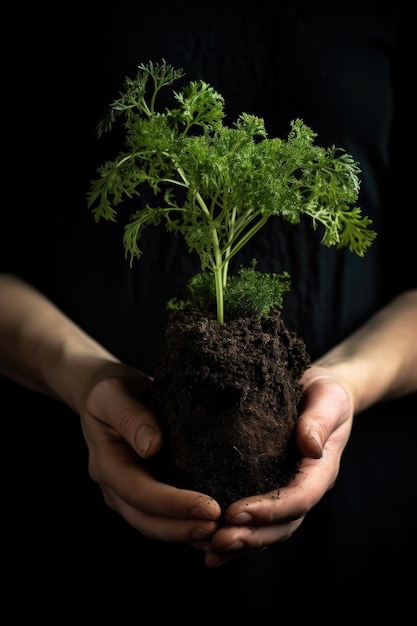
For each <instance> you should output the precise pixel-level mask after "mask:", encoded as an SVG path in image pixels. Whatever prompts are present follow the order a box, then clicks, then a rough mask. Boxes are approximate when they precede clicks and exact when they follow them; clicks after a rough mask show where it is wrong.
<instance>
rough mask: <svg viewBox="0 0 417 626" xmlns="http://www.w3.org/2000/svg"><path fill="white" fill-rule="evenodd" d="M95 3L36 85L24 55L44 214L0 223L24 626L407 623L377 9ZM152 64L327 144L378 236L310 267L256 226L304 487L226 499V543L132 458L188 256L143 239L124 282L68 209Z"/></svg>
mask: <svg viewBox="0 0 417 626" xmlns="http://www.w3.org/2000/svg"><path fill="white" fill-rule="evenodd" d="M183 4H184V6H183ZM100 7H101V9H100V11H99V12H97V13H94V12H93V15H94V20H98V22H96V21H94V22H93V20H92V18H88V17H86V16H84V15H83V19H82V20H80V15H79V13H78V12H77V11H75V10H72V9H71V7H69V8H67V10H64V13H65V15H66V29H67V30H66V33H68V34H67V35H65V34H64V33H62V32H61V30H60V29H59V25H57V28H56V30H54V31H52V32H51V33H48V37H49V39H48V41H50V42H51V44H53V49H54V56H55V58H58V59H59V67H60V71H59V74H58V76H55V78H54V81H52V82H51V77H50V74H49V72H48V71H47V68H49V66H50V61H49V59H48V56H49V54H50V49H51V46H49V47H48V46H46V47H44V48H42V49H36V48H35V52H34V54H35V58H37V57H36V55H39V57H40V58H39V62H38V63H33V66H34V67H37V68H42V72H41V73H40V74H41V75H37V85H38V89H40V90H41V92H42V93H43V97H42V99H41V101H40V105H41V106H39V104H37V103H36V102H34V103H33V109H32V114H33V115H34V116H35V118H36V121H37V124H36V126H33V127H31V142H32V146H37V145H38V144H39V145H43V153H44V154H46V155H48V159H47V164H48V166H47V168H46V169H45V167H44V165H43V164H42V163H37V162H33V161H32V162H31V168H28V171H27V173H26V185H27V190H28V192H27V194H28V197H29V196H30V194H32V195H33V193H34V192H35V191H39V181H40V180H41V176H42V177H43V178H42V182H43V184H44V186H45V187H44V189H43V190H42V205H41V207H40V208H37V209H36V210H35V209H34V208H33V207H32V203H31V202H30V203H24V204H27V206H22V207H21V206H19V210H18V211H17V210H16V211H15V212H11V211H10V212H9V214H8V216H7V221H5V222H4V223H3V227H2V235H4V242H3V245H2V246H1V250H2V254H1V257H2V258H1V268H2V274H1V276H0V298H1V306H0V364H1V365H0V371H1V372H2V374H3V378H2V379H1V388H2V397H3V401H4V406H8V407H12V408H11V413H12V417H11V418H10V419H9V420H8V422H12V423H11V424H8V428H10V433H9V434H8V435H7V436H8V440H9V441H11V442H13V446H12V447H13V459H12V460H11V461H9V463H10V467H11V468H12V483H13V485H15V487H14V491H15V492H16V493H17V495H18V502H17V503H14V505H13V506H12V507H10V515H11V516H12V519H13V522H14V523H13V528H14V531H15V532H16V529H17V530H18V536H17V538H16V541H15V546H16V551H17V556H18V558H17V559H16V554H15V559H16V560H17V562H18V563H24V567H23V568H22V570H23V571H22V572H21V574H20V582H19V587H20V589H23V591H24V594H25V595H26V596H27V597H30V599H31V606H32V611H33V612H37V613H38V614H39V615H42V616H45V615H47V614H48V615H49V611H51V614H52V615H53V616H55V617H56V615H55V612H54V611H56V610H57V609H56V608H55V609H54V607H52V606H50V604H49V602H48V596H46V593H48V594H50V593H51V592H52V591H53V593H54V595H55V598H56V599H60V600H61V604H60V603H58V606H60V607H61V606H65V607H66V609H67V610H68V611H70V610H71V609H72V610H74V612H75V613H77V612H78V613H79V611H81V610H82V611H83V612H87V613H88V612H89V611H91V615H94V616H95V617H96V618H97V616H98V615H99V613H100V612H102V614H103V615H107V616H108V615H109V611H110V610H111V609H114V610H115V611H117V613H118V617H119V619H121V616H122V615H125V616H128V615H130V616H132V615H134V614H135V611H138V612H140V611H141V610H142V609H143V605H144V603H145V602H146V603H147V604H148V606H151V607H152V614H153V616H154V617H158V615H159V616H163V615H164V610H166V607H169V608H170V610H171V611H172V614H174V615H176V616H181V617H182V618H183V619H186V618H193V620H194V619H196V618H197V619H198V618H199V614H200V613H201V610H203V611H204V613H205V614H206V613H207V614H209V615H210V616H212V617H213V618H214V617H215V616H216V615H218V612H219V611H222V612H223V613H222V614H223V615H228V616H229V615H230V616H234V617H237V618H238V617H240V618H245V619H247V620H249V619H250V618H251V617H252V616H253V617H257V618H260V617H276V616H279V615H281V614H282V612H283V611H284V610H286V611H287V610H288V607H291V606H292V607H293V608H294V610H296V611H297V615H298V616H299V618H300V619H301V618H302V617H305V616H309V615H310V616H311V614H312V612H313V611H314V610H316V611H317V610H320V611H321V612H323V611H326V602H327V597H329V598H332V597H337V598H338V600H339V602H340V603H346V604H345V607H344V612H345V613H346V614H349V612H351V615H352V616H354V615H356V614H357V611H358V610H359V609H360V610H361V611H364V610H368V611H369V612H372V615H374V616H375V615H376V614H378V611H379V608H378V606H379V605H380V604H381V600H380V599H381V597H384V602H383V607H382V608H383V611H384V614H386V611H387V610H388V608H391V609H395V610H396V611H398V613H397V617H398V615H400V612H401V611H402V610H404V611H405V610H406V608H407V606H411V600H412V580H410V579H409V578H408V573H407V572H408V566H409V565H411V564H412V563H413V560H414V558H415V547H416V545H415V544H416V527H415V521H414V518H413V516H412V515H410V494H412V489H413V488H414V484H415V472H413V466H412V458H413V453H414V451H413V442H414V441H415V430H416V420H415V413H416V391H417V381H416V372H417V368H416V365H417V346H416V340H415V328H416V311H417V304H416V298H417V295H416V289H415V276H416V274H415V271H414V268H415V257H414V256H413V255H412V250H413V248H412V245H411V244H412V240H411V229H404V228H403V226H402V223H401V224H400V223H399V222H400V220H398V219H394V217H392V215H393V214H394V211H393V209H392V207H393V206H395V207H397V204H398V201H397V200H396V190H397V187H398V184H399V183H398V181H399V180H401V176H404V175H406V173H407V169H406V168H407V163H404V162H401V166H400V165H399V160H400V158H401V152H400V149H399V144H398V142H399V137H400V136H401V133H402V129H403V126H402V124H404V123H405V118H404V117H403V108H402V107H404V101H405V99H402V98H404V91H402V89H403V87H402V84H401V83H400V82H399V74H397V67H401V58H402V56H401V55H402V54H403V50H402V48H401V45H400V43H399V37H398V28H399V26H398V24H399V17H398V15H397V7H396V3H389V2H388V3H385V4H384V6H383V7H381V6H380V5H378V3H373V2H365V3H364V2H361V3H359V2H353V3H352V4H351V5H349V7H344V8H341V7H339V6H338V7H336V6H334V3H330V2H326V1H323V2H318V3H317V2H316V3H314V6H313V4H312V3H304V2H295V3H294V2H293V3H285V2H284V3H269V2H265V3H257V5H256V7H251V9H253V10H254V13H253V12H252V10H248V11H247V12H245V11H242V14H239V15H236V14H235V12H233V11H231V9H230V8H228V7H226V6H223V5H220V4H219V3H217V2H214V3H212V4H211V8H210V12H209V13H208V15H207V16H206V18H205V20H204V22H202V21H201V20H200V18H199V17H197V16H194V15H191V14H190V12H189V11H187V7H186V5H185V3H181V2H177V3H175V6H169V4H168V3H164V2H162V3H158V5H157V6H155V7H152V10H148V11H146V10H145V9H144V8H143V7H139V6H137V3H133V2H128V1H127V2H119V3H111V2H110V3H108V4H106V3H105V4H104V5H100ZM64 9H65V8H64ZM358 16H360V18H361V19H358ZM89 19H91V20H92V22H89ZM74 32H75V33H76V34H77V51H78V56H77V55H74V54H72V51H73V34H74ZM138 34H140V36H138ZM43 55H45V57H44V56H43ZM162 57H163V58H166V59H168V60H169V62H170V63H172V64H173V65H177V66H180V67H184V68H186V75H187V77H189V78H190V79H194V78H200V77H203V78H204V79H205V80H207V82H210V83H211V84H213V85H214V86H215V87H216V88H217V89H218V90H219V91H220V92H221V93H223V95H224V96H225V101H226V103H229V104H228V115H230V117H231V119H233V118H235V117H236V113H237V112H240V111H242V110H247V111H250V112H251V113H254V114H257V115H260V116H261V117H264V118H265V120H266V126H267V128H269V129H270V131H269V134H270V135H275V134H277V135H280V134H283V133H285V132H286V129H287V128H288V123H289V120H290V119H291V118H294V117H298V116H300V117H302V118H304V119H305V121H306V122H307V123H309V124H310V125H311V126H312V127H313V128H314V129H315V130H317V132H318V135H319V140H320V141H321V143H325V144H329V145H331V144H333V143H334V144H335V145H341V146H344V147H345V148H346V149H347V150H348V152H350V153H351V154H353V155H354V156H355V158H357V159H358V161H359V162H360V164H361V168H362V173H363V182H362V186H361V198H360V199H361V206H362V207H363V210H364V213H365V214H366V215H369V216H370V217H371V218H372V220H373V223H374V226H375V230H376V231H377V232H378V238H377V240H376V241H375V244H374V245H372V247H371V249H370V250H369V251H368V252H367V253H366V256H365V257H364V258H361V259H356V258H354V257H353V256H352V255H350V254H349V253H345V252H344V251H340V250H329V249H323V247H320V245H319V238H318V236H316V234H315V233H312V232H311V228H310V227H309V226H308V227H305V226H304V225H303V224H301V225H300V228H299V229H298V228H295V229H294V228H293V227H291V228H286V227H284V229H283V230H282V225H274V224H272V225H271V227H270V228H269V229H268V231H267V232H266V233H262V236H261V237H260V238H258V239H257V240H256V241H255V242H254V244H253V246H252V247H251V248H250V250H248V256H249V255H250V258H251V257H253V256H256V257H257V258H259V269H260V270H265V271H282V269H283V266H284V267H285V268H286V269H288V271H289V273H290V275H291V276H292V289H291V292H290V293H289V294H288V298H287V299H286V308H285V314H286V316H287V319H288V324H289V326H291V327H292V328H294V330H296V331H297V332H298V331H300V334H302V335H303V337H304V338H305V340H306V343H307V346H308V348H309V351H310V354H311V355H312V358H313V366H312V367H311V368H309V369H308V370H307V371H306V372H305V374H304V376H303V378H302V380H301V382H302V384H303V405H302V413H301V415H300V419H299V421H298V424H297V444H298V446H299V448H300V450H301V452H302V453H303V455H304V456H303V461H302V466H301V472H300V473H299V474H298V475H297V477H296V478H295V479H294V481H293V482H292V483H290V484H289V485H288V487H286V488H284V489H282V490H281V493H280V497H279V498H278V499H276V498H271V497H270V496H268V494H265V496H259V497H253V498H249V499H245V500H242V501H238V502H235V503H233V504H232V505H231V506H230V507H229V509H228V510H227V512H226V521H227V524H226V525H220V524H219V514H220V511H219V506H218V504H217V503H216V502H215V501H213V500H212V499H210V498H208V497H207V496H206V495H205V494H199V493H195V492H188V491H181V490H177V489H175V488H174V487H172V486H169V485H166V484H164V483H159V482H158V481H156V480H155V478H154V477H153V476H152V474H151V473H150V472H149V471H148V470H147V467H146V464H145V463H144V462H143V460H144V459H147V458H151V457H152V456H153V455H154V454H156V453H157V452H158V450H159V449H160V446H161V445H162V440H163V432H162V431H161V429H160V427H159V425H158V418H157V416H156V415H154V414H153V413H152V412H151V411H150V409H149V407H147V406H146V404H145V403H144V402H143V400H142V399H141V391H144V390H146V389H147V388H148V386H149V385H150V384H152V380H151V378H150V376H151V375H152V366H153V360H154V356H155V354H157V352H158V349H159V346H160V345H161V341H162V334H163V327H164V321H165V318H166V310H165V303H166V302H167V300H168V298H169V297H172V296H173V295H174V296H176V295H178V294H179V292H180V290H181V288H182V287H183V285H184V284H185V282H186V280H187V278H188V277H189V276H190V275H191V274H192V273H194V272H195V269H196V265H195V260H194V259H192V258H190V257H189V255H188V254H187V252H186V250H185V249H184V247H183V246H182V243H181V242H178V241H177V240H176V239H175V238H174V237H172V236H171V235H170V234H169V233H166V232H163V231H153V232H152V233H150V234H149V236H148V234H147V235H146V237H145V239H144V242H143V247H144V255H143V259H141V260H140V261H139V262H138V263H137V265H136V266H135V267H134V268H133V269H130V268H129V267H128V264H127V262H126V260H125V258H124V252H123V249H122V246H121V241H122V227H123V224H122V223H117V224H108V223H99V224H95V223H94V221H93V220H92V217H91V215H90V214H89V213H88V211H87V210H86V200H85V195H86V191H87V189H88V180H89V178H91V177H92V176H93V175H94V167H95V166H97V165H98V164H99V163H101V162H102V160H103V156H106V155H107V154H110V153H111V151H112V148H113V145H112V141H113V140H112V139H109V140H108V142H106V141H105V142H104V143H100V142H98V141H97V139H96V136H95V122H96V121H97V119H98V118H99V115H100V113H101V112H102V111H103V110H104V108H105V105H106V104H108V103H109V102H110V100H111V99H112V97H113V94H114V93H117V89H118V88H119V87H120V84H121V79H122V78H123V77H124V75H129V74H130V73H132V71H134V68H135V66H136V65H137V64H138V62H142V61H144V60H145V61H146V60H147V59H148V58H162ZM26 72H29V68H26ZM394 87H395V89H394ZM45 103H47V105H48V106H45ZM16 121H18V120H16ZM16 128H20V126H19V125H18V124H17V123H16ZM38 133H39V134H38ZM49 155H50V156H49ZM52 155H53V156H52ZM56 155H58V158H57V157H56ZM400 167H401V169H400ZM37 206H38V205H37ZM398 211H399V210H398V209H397V208H396V211H395V213H397V212H398ZM390 218H391V219H390ZM9 220H10V222H9ZM388 220H390V221H388ZM13 235H14V237H13ZM399 236H401V241H402V245H401V248H400V251H399V252H397V251H396V255H397V256H394V254H393V253H392V241H394V240H396V237H399ZM408 238H409V239H408ZM10 242H11V243H10ZM6 244H7V245H6ZM396 248H397V246H396ZM243 260H244V259H243ZM413 263H414V266H413ZM387 267H390V273H389V275H390V276H393V277H394V278H395V282H394V281H393V280H390V281H387V280H386V277H387V275H388V274H387V271H386V269H387ZM9 412H10V408H9V409H8V413H9ZM74 415H76V416H79V420H80V421H79V422H78V420H74ZM354 416H355V419H354ZM16 461H18V462H16ZM22 523H23V524H24V525H23V526H22ZM40 564H42V572H41V571H40ZM220 564H223V566H222V567H218V565H220ZM65 577H66V578H65ZM68 577H69V578H70V580H68ZM34 580H37V581H38V582H41V588H42V590H43V593H39V592H37V593H34V585H33V581H34ZM104 593H105V596H104V595H103V594H104ZM384 594H385V595H384ZM97 596H99V597H97ZM323 596H325V597H323ZM103 600H104V601H103ZM100 601H102V605H100ZM292 602H294V603H296V604H294V605H292V604H291V603H292ZM62 603H65V604H62ZM196 607H197V608H196ZM312 607H315V608H314V609H313V608H312Z"/></svg>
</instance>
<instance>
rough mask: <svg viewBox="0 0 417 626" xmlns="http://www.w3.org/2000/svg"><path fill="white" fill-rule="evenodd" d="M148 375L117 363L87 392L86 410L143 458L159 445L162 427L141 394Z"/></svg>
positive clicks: (147, 388)
mask: <svg viewBox="0 0 417 626" xmlns="http://www.w3.org/2000/svg"><path fill="white" fill-rule="evenodd" d="M151 385H152V379H150V378H149V377H148V376H146V375H145V374H143V373H142V372H140V371H137V370H133V369H131V368H127V367H126V366H121V367H120V368H115V371H111V372H109V371H107V372H106V375H105V377H103V378H100V379H99V380H98V381H97V380H96V381H95V384H94V386H93V387H92V388H91V389H90V392H89V394H88V396H87V401H86V408H87V411H88V413H89V414H90V415H91V416H92V417H94V418H95V419H97V420H99V421H100V422H102V423H104V424H107V425H108V426H109V427H111V428H112V429H113V430H114V431H116V433H117V434H119V435H120V436H121V437H123V439H125V440H126V441H127V442H128V443H129V445H130V446H131V447H132V448H133V449H134V450H135V452H137V454H139V455H140V456H141V457H142V458H144V459H146V458H149V457H152V456H154V455H155V454H156V453H157V452H158V451H159V450H160V449H161V446H162V429H161V425H160V423H159V420H158V418H157V416H156V414H155V412H154V411H153V410H152V409H151V408H150V407H149V406H148V405H147V404H146V403H145V400H144V398H146V394H147V392H148V391H149V389H150V387H151Z"/></svg>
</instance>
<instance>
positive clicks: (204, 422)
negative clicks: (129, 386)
mask: <svg viewBox="0 0 417 626" xmlns="http://www.w3.org/2000/svg"><path fill="white" fill-rule="evenodd" d="M309 364H310V358H309V355H308V353H307V351H306V347H305V344H304V341H303V340H302V339H301V338H300V337H298V335H296V334H295V333H293V332H291V331H289V330H288V329H287V328H286V326H285V324H284V321H283V319H282V317H281V315H280V313H279V312H277V313H274V314H273V315H270V316H267V317H248V318H242V319H237V320H233V321H230V322H226V323H224V324H219V323H218V322H217V321H216V320H215V319H212V318H209V317H205V316H202V315H201V313H199V312H196V311H190V310H187V311H178V312H176V313H174V314H172V316H171V318H170V320H169V322H168V325H167V329H166V337H165V347H164V350H163V353H162V355H161V357H160V359H159V361H158V363H157V365H156V368H155V371H154V377H155V385H154V387H153V391H152V398H151V403H152V404H153V405H154V407H155V409H156V410H157V412H158V414H159V416H160V418H161V420H162V423H163V424H164V426H165V429H166V434H165V447H164V449H163V450H162V453H161V454H160V456H159V458H158V459H157V469H156V472H157V475H158V476H159V478H160V479H162V480H164V481H165V482H168V483H169V484H173V485H176V486H178V487H183V488H186V489H193V490H197V491H201V492H203V493H207V494H209V495H211V496H212V497H213V498H215V499H216V500H217V501H218V502H219V503H220V505H221V506H222V508H223V509H224V508H225V507H226V506H228V505H229V504H230V503H232V502H234V501H235V500H238V499H240V498H243V497H246V496H250V495H256V494H260V493H266V492H269V491H272V490H275V489H277V490H278V489H279V488H280V487H283V486H285V485H286V484H287V483H288V481H289V480H290V478H292V477H293V476H294V475H295V473H296V471H297V465H298V461H299V453H298V451H297V449H296V446H295V442H294V439H293V431H294V426H295V423H296V421H297V418H298V413H299V403H300V398H301V387H300V385H299V383H298V380H299V378H300V377H301V375H302V373H303V372H304V370H305V369H306V368H307V367H308V365H309Z"/></svg>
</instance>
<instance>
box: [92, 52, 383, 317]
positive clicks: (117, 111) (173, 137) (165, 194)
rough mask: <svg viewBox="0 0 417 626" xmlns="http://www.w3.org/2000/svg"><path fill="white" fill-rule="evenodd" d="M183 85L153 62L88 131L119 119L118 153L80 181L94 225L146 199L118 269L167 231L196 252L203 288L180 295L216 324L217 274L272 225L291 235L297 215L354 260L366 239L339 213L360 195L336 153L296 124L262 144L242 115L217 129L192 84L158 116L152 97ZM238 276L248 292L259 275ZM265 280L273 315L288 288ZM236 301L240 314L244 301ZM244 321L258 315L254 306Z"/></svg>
mask: <svg viewBox="0 0 417 626" xmlns="http://www.w3.org/2000/svg"><path fill="white" fill-rule="evenodd" d="M183 76H184V72H183V70H182V69H174V68H173V67H172V66H170V65H168V64H167V63H166V62H165V61H164V60H163V61H162V62H161V63H156V64H154V63H153V62H151V61H150V62H148V63H147V64H141V65H139V66H138V72H137V74H136V76H135V78H133V79H131V78H126V79H125V82H124V89H123V91H121V92H120V94H119V95H120V98H118V99H117V100H115V101H114V102H113V103H112V104H111V105H110V108H109V110H108V113H107V115H106V116H105V117H104V119H103V120H102V121H101V123H100V124H99V126H98V135H99V137H100V136H101V135H102V134H103V133H104V132H107V131H109V130H110V129H111V128H112V126H113V124H114V123H115V121H116V119H117V118H121V120H122V123H123V128H124V150H122V151H121V152H120V153H119V154H118V156H117V157H116V158H115V160H114V161H112V162H106V163H105V164H104V165H102V166H101V167H100V168H99V169H98V174H99V176H98V178H97V179H95V180H92V181H91V188H90V191H89V193H88V207H89V208H91V209H92V210H93V213H94V217H95V219H96V221H98V220H99V219H100V218H104V219H107V220H113V221H114V220H115V219H116V214H117V210H116V207H118V205H120V204H121V203H122V201H123V200H124V199H126V198H135V197H138V196H140V195H141V190H143V189H144V188H145V187H148V189H149V190H150V191H151V192H152V193H153V194H154V196H155V199H156V200H155V206H150V205H149V204H147V205H146V206H143V207H141V208H139V209H138V210H135V211H134V212H133V213H132V215H131V216H130V219H129V221H128V223H127V224H126V226H125V233H124V248H125V251H126V256H130V262H131V263H132V262H133V260H134V259H135V258H139V257H140V256H141V250H140V248H139V246H138V242H139V240H140V238H141V236H142V233H143V230H144V228H145V227H147V226H149V225H153V226H158V225H159V224H160V223H161V222H162V221H164V222H165V227H166V228H167V229H168V230H169V231H173V232H176V233H180V234H181V235H182V236H183V237H184V238H185V241H186V243H187V246H188V249H189V251H190V252H192V251H195V252H197V254H198V256H199V259H200V263H201V273H202V275H203V276H206V275H207V276H209V277H210V281H207V280H206V279H205V278H204V279H203V278H201V279H196V280H194V281H193V282H192V284H190V285H189V289H188V295H189V296H190V298H191V300H192V301H193V302H198V301H200V304H201V301H204V303H205V304H206V305H207V302H208V300H207V299H208V298H209V296H210V289H211V290H212V291H213V292H214V293H213V297H214V301H215V306H216V316H217V320H218V321H219V322H220V323H223V322H224V320H225V294H226V293H227V290H228V289H229V284H230V285H233V288H234V289H235V292H236V293H239V288H236V281H234V282H232V283H230V281H229V283H228V271H229V263H230V261H231V259H232V258H233V257H234V256H235V255H236V254H237V253H238V252H239V251H240V250H241V249H242V248H243V247H244V246H245V244H246V243H247V242H248V241H249V240H250V239H251V238H252V237H253V236H254V235H255V234H256V233H257V232H258V231H259V230H260V229H261V228H262V227H263V226H264V225H265V224H266V222H267V221H268V220H269V218H271V217H272V216H281V217H282V218H283V219H284V220H287V221H288V222H290V223H292V224H297V223H298V222H299V221H300V216H301V215H302V214H306V215H308V216H309V217H310V218H311V221H312V227H313V228H314V229H316V228H317V227H318V226H319V225H321V227H323V229H324V233H323V236H322V240H321V241H322V243H323V244H324V245H326V246H332V245H335V246H337V247H338V248H342V247H347V248H348V249H349V250H351V251H352V252H354V253H357V254H358V255H360V256H363V254H364V252H365V250H366V249H367V248H368V247H369V246H370V244H371V243H372V241H373V239H374V238H375V236H376V233H375V232H374V231H372V230H370V229H369V228H368V226H369V225H370V224H371V223H372V222H371V220H370V219H368V218H367V217H362V215H361V210H360V208H358V207H354V208H351V207H352V205H354V203H355V202H356V201H357V198H358V192H359V185H360V182H359V173H360V169H359V166H358V164H357V163H356V162H355V161H354V159H353V158H352V157H351V156H350V155H349V154H348V153H346V152H345V151H344V150H343V149H341V148H336V147H334V146H333V147H330V148H322V147H320V146H316V145H314V140H315V138H316V134H315V133H314V132H313V131H312V130H311V128H309V127H308V126H307V125H306V124H304V122H303V121H302V120H300V119H296V120H293V121H292V123H291V129H290V132H289V135H288V138H287V140H283V139H280V138H277V137H275V138H268V137H267V132H266V129H265V123H264V120H263V119H261V118H259V117H256V116H254V115H249V114H247V113H241V115H240V116H239V117H238V119H237V120H236V122H235V123H234V125H233V127H230V126H227V125H226V124H224V123H223V120H224V118H225V112H224V99H223V97H222V96H221V95H220V94H219V93H218V92H216V91H215V90H214V89H213V88H212V87H211V86H210V85H209V84H207V83H205V82H204V81H202V80H200V81H192V82H190V83H189V84H188V85H186V86H184V87H183V88H182V89H180V90H179V91H175V90H172V91H171V92H170V94H169V95H170V97H171V99H172V106H171V108H169V107H162V106H160V107H159V108H158V107H157V104H159V95H160V92H161V90H162V89H164V88H166V87H168V86H170V85H172V84H173V83H174V82H175V81H178V80H179V79H181V78H182V77H183ZM247 271H248V272H249V274H247V273H245V271H241V273H240V278H242V279H244V280H245V279H246V282H247V284H252V285H253V279H254V278H258V279H259V275H256V274H255V275H254V274H253V272H255V268H254V267H252V269H251V270H247ZM251 271H252V273H250V272H251ZM271 278H272V279H273V281H275V287H274V288H273V290H272V293H274V294H275V296H274V298H272V299H270V300H269V303H270V305H271V306H277V305H278V306H279V305H280V304H282V302H281V299H282V294H283V293H284V292H285V291H286V290H288V286H289V282H288V281H289V276H288V274H286V273H285V272H284V273H283V274H281V275H278V274H275V275H272V277H271ZM267 281H269V279H267ZM265 285H266V283H264V286H265ZM230 288H231V287H230ZM262 291H265V289H263V290H262ZM266 291H267V290H266ZM252 293H256V290H254V289H252ZM270 295H271V291H269V296H270ZM193 299H194V300H193ZM240 300H241V302H245V306H246V309H247V308H248V304H247V303H248V299H246V300H245V298H242V297H240ZM226 301H227V300H226ZM229 302H230V298H229ZM173 305H174V306H181V304H180V303H176V304H175V303H173ZM268 306H269V305H267V307H268ZM255 310H264V309H263V308H262V307H261V309H260V308H259V302H258V304H257V308H256V306H255Z"/></svg>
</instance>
